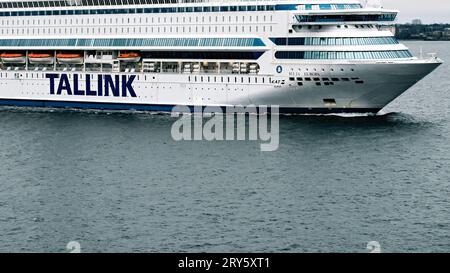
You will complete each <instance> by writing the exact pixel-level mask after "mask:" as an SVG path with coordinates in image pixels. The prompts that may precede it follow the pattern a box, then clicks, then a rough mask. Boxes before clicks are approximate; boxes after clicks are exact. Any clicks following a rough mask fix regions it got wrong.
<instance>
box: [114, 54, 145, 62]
mask: <svg viewBox="0 0 450 273" xmlns="http://www.w3.org/2000/svg"><path fill="white" fill-rule="evenodd" d="M118 59H119V60H120V61H122V62H127V63H137V62H139V61H140V60H141V55H140V54H139V53H136V52H129V53H120V54H119V58H118Z"/></svg>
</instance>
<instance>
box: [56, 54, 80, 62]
mask: <svg viewBox="0 0 450 273" xmlns="http://www.w3.org/2000/svg"><path fill="white" fill-rule="evenodd" d="M56 58H58V62H59V63H62V64H82V63H83V56H81V54H76V53H59V54H56Z"/></svg>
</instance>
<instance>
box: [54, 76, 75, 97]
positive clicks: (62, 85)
mask: <svg viewBox="0 0 450 273" xmlns="http://www.w3.org/2000/svg"><path fill="white" fill-rule="evenodd" d="M63 90H66V92H67V95H72V89H71V88H70V83H69V78H68V77H67V75H66V74H61V79H60V80H59V86H58V93H57V95H61V94H62V92H63Z"/></svg>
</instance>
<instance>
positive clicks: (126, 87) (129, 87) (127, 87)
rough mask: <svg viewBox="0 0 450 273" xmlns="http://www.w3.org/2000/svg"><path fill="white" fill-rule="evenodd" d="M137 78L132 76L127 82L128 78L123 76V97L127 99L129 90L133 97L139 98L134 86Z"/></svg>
mask: <svg viewBox="0 0 450 273" xmlns="http://www.w3.org/2000/svg"><path fill="white" fill-rule="evenodd" d="M135 78H136V76H135V75H131V76H130V77H129V78H128V80H127V76H125V75H122V97H127V90H128V92H130V95H131V97H133V98H136V97H137V96H136V93H135V92H134V89H133V85H132V84H133V81H134V79H135Z"/></svg>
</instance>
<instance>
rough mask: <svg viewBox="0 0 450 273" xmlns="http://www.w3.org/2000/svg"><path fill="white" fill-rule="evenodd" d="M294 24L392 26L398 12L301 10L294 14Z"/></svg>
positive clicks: (379, 10) (374, 9) (377, 9)
mask: <svg viewBox="0 0 450 273" xmlns="http://www.w3.org/2000/svg"><path fill="white" fill-rule="evenodd" d="M294 14H295V19H296V23H298V24H302V25H317V24H320V25H327V24H331V25H333V24H392V22H394V21H395V19H396V18H397V14H398V11H396V10H385V9H380V8H363V9H355V10H302V11H296V12H295V13H294Z"/></svg>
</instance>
